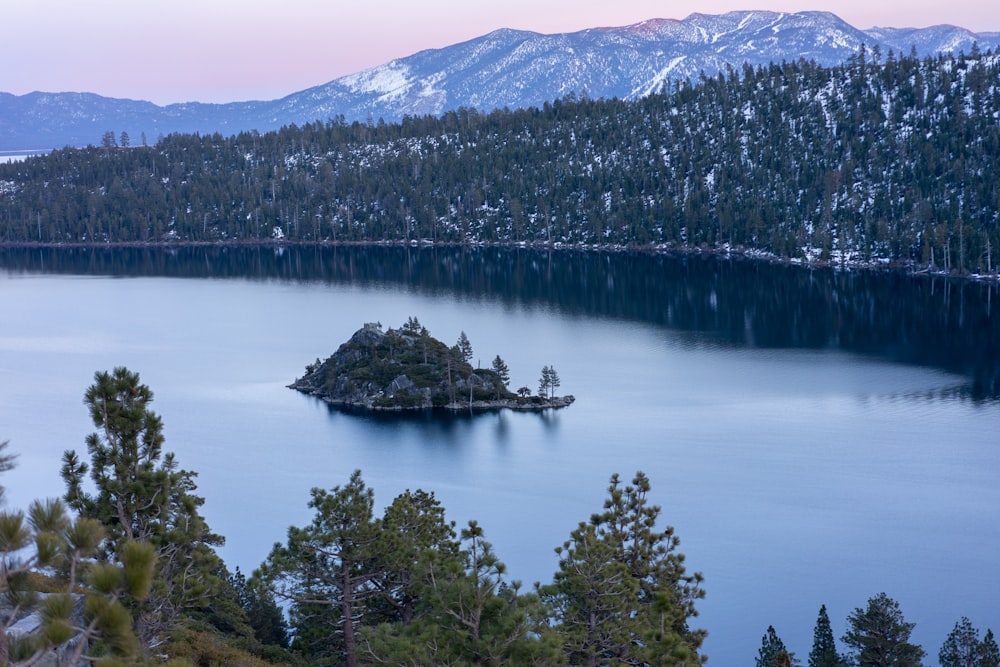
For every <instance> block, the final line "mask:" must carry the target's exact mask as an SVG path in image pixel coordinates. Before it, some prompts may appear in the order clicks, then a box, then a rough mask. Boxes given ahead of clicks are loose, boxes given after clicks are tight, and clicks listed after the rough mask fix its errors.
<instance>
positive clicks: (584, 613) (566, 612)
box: [540, 472, 705, 665]
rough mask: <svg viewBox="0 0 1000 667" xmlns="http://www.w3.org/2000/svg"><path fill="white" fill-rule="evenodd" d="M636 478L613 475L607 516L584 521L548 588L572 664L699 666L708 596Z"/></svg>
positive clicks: (547, 596) (561, 553)
mask: <svg viewBox="0 0 1000 667" xmlns="http://www.w3.org/2000/svg"><path fill="white" fill-rule="evenodd" d="M649 490H650V484H649V480H648V478H647V477H646V476H645V475H644V474H643V473H642V472H638V473H636V476H635V478H634V479H633V480H632V483H631V484H629V485H622V483H621V481H620V479H619V477H618V475H617V474H616V475H613V476H612V477H611V484H610V486H609V487H608V498H607V499H606V500H605V502H604V511H603V512H602V513H600V514H595V515H593V516H592V517H591V519H590V521H589V522H582V523H581V524H580V525H579V526H578V527H577V529H576V530H574V531H573V532H572V533H571V535H570V539H569V540H568V541H567V542H566V543H564V544H563V546H562V547H561V548H559V549H557V553H558V554H559V556H560V560H559V570H558V571H557V572H556V575H555V577H554V580H553V583H552V584H551V585H550V586H543V587H541V588H540V593H541V595H542V597H543V599H544V600H545V602H546V603H547V604H548V605H549V607H550V608H551V609H552V615H553V621H554V622H555V629H556V632H557V634H558V635H559V637H560V641H561V642H562V645H563V647H564V651H565V653H566V655H567V657H568V659H569V660H570V662H571V663H579V664H588V665H596V664H605V663H607V662H629V663H636V664H642V663H655V664H672V665H697V664H701V662H702V658H701V657H700V656H699V655H698V649H699V648H700V646H701V643H702V641H703V640H704V637H705V632H704V631H702V630H692V629H691V628H690V627H689V621H690V619H691V618H693V617H694V616H696V615H697V612H696V610H695V601H696V600H698V599H701V598H702V597H703V596H704V591H703V590H702V589H701V582H702V577H701V575H700V574H697V573H696V574H688V573H687V571H686V568H685V566H684V560H685V559H684V555H683V554H681V553H679V552H678V551H677V547H678V546H679V544H680V541H679V539H678V538H677V537H676V535H674V530H673V528H672V527H669V526H668V527H666V528H665V529H663V530H659V529H657V527H656V524H657V520H658V519H659V515H660V511H661V510H660V507H659V506H656V505H652V504H650V503H649V500H648V494H649Z"/></svg>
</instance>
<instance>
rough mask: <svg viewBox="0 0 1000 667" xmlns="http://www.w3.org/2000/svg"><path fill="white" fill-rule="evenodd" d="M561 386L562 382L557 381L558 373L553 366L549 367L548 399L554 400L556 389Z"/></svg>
mask: <svg viewBox="0 0 1000 667" xmlns="http://www.w3.org/2000/svg"><path fill="white" fill-rule="evenodd" d="M561 386H562V380H560V379H559V373H557V372H556V368H555V366H549V397H550V398H554V397H555V395H556V389H558V388H559V387H561Z"/></svg>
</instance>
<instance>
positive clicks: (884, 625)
mask: <svg viewBox="0 0 1000 667" xmlns="http://www.w3.org/2000/svg"><path fill="white" fill-rule="evenodd" d="M847 623H848V626H849V628H848V631H847V633H846V634H845V635H844V636H843V637H842V638H841V641H843V642H844V643H845V644H847V646H848V647H850V648H851V649H853V651H852V654H851V657H852V658H853V660H854V661H855V663H856V664H857V665H858V667H920V665H921V662H920V661H921V659H922V658H923V657H924V655H926V654H925V653H924V650H923V649H922V648H921V647H920V646H917V645H915V644H911V643H910V633H911V632H912V631H913V627H914V624H913V623H907V622H906V621H905V620H904V619H903V612H901V611H900V609H899V603H898V602H896V601H895V600H893V599H892V598H890V597H889V596H887V595H886V594H885V593H879V594H878V595H876V596H875V597H873V598H870V599H869V600H868V606H867V607H866V608H865V609H861V608H860V607H859V608H857V609H855V610H854V612H853V613H852V614H851V615H850V616H849V617H848V618H847Z"/></svg>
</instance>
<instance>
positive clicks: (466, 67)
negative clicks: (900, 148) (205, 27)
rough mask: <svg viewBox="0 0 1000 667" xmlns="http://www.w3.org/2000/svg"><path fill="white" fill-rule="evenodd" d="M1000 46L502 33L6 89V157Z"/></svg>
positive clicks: (649, 27) (703, 31)
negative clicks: (384, 57) (233, 76)
mask: <svg viewBox="0 0 1000 667" xmlns="http://www.w3.org/2000/svg"><path fill="white" fill-rule="evenodd" d="M976 44H978V48H980V49H981V50H982V51H986V50H988V49H997V48H998V47H1000V33H979V34H976V33H972V32H970V31H968V30H965V29H963V28H958V27H954V26H949V25H942V26H934V27H931V28H922V29H907V28H902V29H901V28H874V29H871V30H859V29H857V28H854V27H852V26H851V25H849V24H847V23H845V22H844V21H843V20H841V19H840V18H838V17H837V16H835V15H834V14H832V13H829V12H800V13H793V14H788V13H777V12H765V11H740V12H730V13H727V14H722V15H705V14H692V15H691V16H689V17H687V18H686V19H684V20H668V19H654V20H650V21H645V22H643V23H637V24H635V25H630V26H625V27H621V28H594V29H589V30H583V31H580V32H575V33H565V34H555V35H543V34H539V33H534V32H526V31H517V30H506V29H504V30H497V31H494V32H491V33H489V34H488V35H484V36H482V37H478V38H476V39H473V40H470V41H467V42H463V43H460V44H455V45H452V46H448V47H445V48H441V49H431V50H427V51H421V52H419V53H416V54H414V55H412V56H408V57H406V58H399V59H397V60H393V61H391V62H388V63H386V64H384V65H380V66H378V67H374V68H372V69H369V70H365V71H363V72H359V73H357V74H352V75H350V76H345V77H341V78H339V79H335V80H333V81H331V82H329V83H326V84H323V85H320V86H316V87H314V88H308V89H306V90H303V91H301V92H297V93H293V94H291V95H288V96H287V97H284V98H281V99H278V100H270V101H254V102H233V103H230V104H203V103H197V102H192V103H185V104H171V105H167V106H158V105H155V104H153V103H151V102H143V101H135V100H124V99H115V98H108V97H101V96H99V95H94V94H91V93H41V92H35V93H29V94H27V95H19V96H18V95H11V94H8V93H0V151H17V150H47V149H51V148H61V147H63V146H84V145H88V144H94V145H99V144H100V143H101V141H102V137H103V135H104V134H105V133H106V132H108V131H113V132H114V133H115V135H116V136H120V134H121V132H123V131H124V132H127V133H128V134H129V136H130V141H131V143H132V144H133V145H136V144H139V143H140V142H141V141H142V138H143V137H145V139H146V141H148V142H149V143H154V142H155V141H156V140H157V138H158V137H159V136H161V135H165V134H169V133H173V132H188V133H190V132H198V133H201V134H211V133H215V132H219V133H221V134H223V135H231V134H236V133H239V132H241V131H244V130H254V129H256V130H260V131H267V130H272V129H277V128H279V127H281V126H283V125H290V124H292V123H295V124H303V123H307V122H313V121H316V120H327V119H330V118H339V117H343V118H344V119H345V120H346V121H348V122H351V121H354V120H359V121H363V122H364V121H368V120H371V121H376V122H377V121H378V120H379V119H384V120H385V121H387V122H389V121H396V120H399V119H401V118H403V117H404V116H406V115H411V116H418V115H426V114H431V115H438V114H441V113H443V112H445V111H448V110H450V109H456V108H459V107H474V108H476V109H479V110H480V111H490V110H493V109H498V108H504V107H508V108H519V107H528V106H541V105H542V104H544V103H545V102H548V101H552V100H555V99H558V98H561V97H564V96H566V95H569V94H571V93H573V94H576V95H578V96H583V95H586V96H589V97H591V98H602V97H603V98H611V97H618V98H622V99H635V98H639V97H642V96H644V95H647V94H649V93H651V92H653V91H656V90H659V89H660V88H661V87H662V86H663V85H664V84H665V83H667V82H669V81H672V80H674V81H675V80H681V79H691V78H695V77H698V76H699V75H700V74H701V73H702V72H704V73H705V74H706V75H709V76H711V75H714V74H716V73H718V72H720V71H724V70H725V69H726V68H727V67H733V68H735V69H737V70H739V69H740V68H741V67H742V66H743V65H744V63H747V64H750V65H752V66H757V65H766V64H768V63H771V62H781V61H782V60H785V61H789V60H797V59H799V58H804V59H806V60H815V61H816V62H817V63H819V64H822V65H835V64H838V63H841V62H843V61H845V60H846V59H847V58H849V57H851V56H852V55H855V54H856V53H857V52H858V51H859V49H860V48H861V47H862V45H866V46H867V47H868V49H869V51H870V52H871V51H872V50H873V49H874V47H875V46H878V48H879V50H880V51H881V57H882V58H886V57H887V56H888V54H889V52H890V50H891V51H894V52H896V53H903V54H908V53H910V52H911V50H914V49H915V50H916V52H917V53H918V54H920V55H921V56H925V55H934V54H937V53H954V54H957V53H959V52H961V51H964V52H966V53H969V52H971V51H972V49H973V48H974V45H976Z"/></svg>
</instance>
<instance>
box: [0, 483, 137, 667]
mask: <svg viewBox="0 0 1000 667" xmlns="http://www.w3.org/2000/svg"><path fill="white" fill-rule="evenodd" d="M103 539H104V530H103V528H102V527H101V525H100V524H99V523H98V522H97V521H95V520H93V519H87V518H77V519H76V520H75V521H71V520H70V518H69V516H68V515H67V513H66V508H65V506H64V505H63V503H62V502H61V501H59V500H49V501H35V502H33V503H32V504H31V507H30V509H29V511H28V515H27V517H25V515H24V514H23V513H22V512H20V511H14V512H7V511H5V512H0V591H2V596H3V599H4V602H5V604H4V606H3V609H4V611H3V613H2V614H0V664H2V665H24V666H25V667H27V666H30V665H33V664H35V663H37V662H38V661H39V660H41V659H42V658H43V656H44V655H45V654H46V653H48V652H49V651H52V650H54V649H56V648H57V647H62V649H64V650H65V651H66V653H65V654H64V655H63V658H64V659H65V661H66V664H70V665H76V664H79V662H80V660H81V658H82V657H83V651H84V650H88V658H89V659H92V660H95V659H97V658H118V659H132V658H135V657H136V656H137V655H138V653H139V648H140V647H139V642H138V640H137V638H136V636H135V634H134V633H133V630H132V618H131V616H130V614H129V612H128V610H127V609H126V608H125V606H124V605H123V604H122V602H123V600H125V599H131V600H142V599H144V598H145V596H146V595H148V593H149V591H150V589H151V587H152V582H153V567H154V563H155V558H156V555H155V553H154V550H153V548H152V546H151V545H149V544H142V543H138V542H126V543H124V544H122V546H121V549H120V552H119V557H118V560H117V562H115V563H95V562H93V561H92V557H93V555H94V554H95V553H96V552H97V550H98V548H99V546H100V544H101V542H102V540H103ZM15 554H16V556H15ZM43 582H45V583H44V586H45V588H47V589H48V590H49V591H50V592H49V593H47V594H46V595H45V596H44V597H43V596H41V595H40V594H39V593H37V592H36V591H37V589H38V588H39V587H40V586H41V585H43ZM81 598H82V601H83V604H82V611H81V610H79V607H80V605H78V604H77V603H78V601H79V600H80V599H81ZM31 611H37V613H38V614H39V616H40V618H41V626H40V629H39V631H37V632H35V633H32V634H31V635H28V636H27V637H22V638H12V637H11V636H9V635H8V634H7V631H8V630H9V629H10V627H11V626H12V625H13V623H14V622H15V621H16V620H17V619H18V618H19V617H20V616H21V615H23V614H27V613H29V612H31ZM71 640H73V643H70V641H71Z"/></svg>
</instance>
